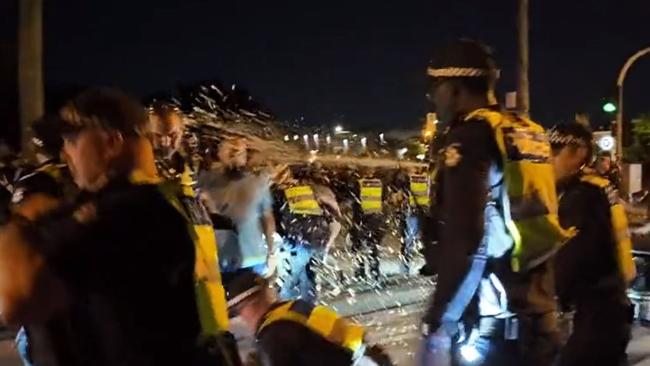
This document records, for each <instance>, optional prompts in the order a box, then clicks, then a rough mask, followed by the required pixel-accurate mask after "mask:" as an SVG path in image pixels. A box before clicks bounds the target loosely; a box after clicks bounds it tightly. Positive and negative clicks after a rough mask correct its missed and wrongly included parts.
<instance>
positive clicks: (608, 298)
mask: <svg viewBox="0 0 650 366" xmlns="http://www.w3.org/2000/svg"><path fill="white" fill-rule="evenodd" d="M549 139H550V142H551V146H552V147H553V167H554V169H555V178H556V180H557V187H558V188H557V191H558V195H559V196H560V202H559V203H560V211H559V213H560V222H561V224H562V225H563V226H565V227H569V226H574V227H576V228H577V229H578V234H577V235H576V236H575V237H574V238H572V239H571V240H570V241H569V242H568V243H567V244H565V245H564V246H563V247H562V249H560V251H559V252H558V253H557V255H556V258H555V277H556V281H555V283H556V286H557V295H558V298H559V300H560V303H561V304H562V306H563V308H564V309H567V310H571V309H575V314H574V317H573V332H572V334H571V335H570V337H569V340H568V342H567V344H566V345H565V347H564V348H563V349H562V352H561V354H560V359H559V362H558V365H562V366H564V365H623V364H626V355H625V350H626V347H627V343H628V341H629V340H630V328H631V325H630V323H631V320H632V311H631V308H630V303H629V300H628V298H627V296H626V288H627V284H628V283H629V282H630V281H631V280H632V279H633V278H634V263H633V261H632V256H631V245H630V237H629V234H628V227H627V220H626V217H625V211H624V208H623V205H622V202H621V199H620V198H619V196H618V193H617V190H616V188H615V186H613V185H612V183H611V182H610V181H608V180H606V179H604V178H602V177H599V176H597V175H588V174H583V173H581V171H580V169H581V168H582V167H583V166H584V165H585V164H586V163H587V162H588V161H589V160H590V158H591V151H592V134H591V131H589V130H587V129H586V128H585V127H584V126H582V125H580V124H577V123H572V124H568V125H560V126H557V127H555V128H554V129H552V130H551V133H550V137H549Z"/></svg>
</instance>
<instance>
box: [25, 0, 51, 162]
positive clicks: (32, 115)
mask: <svg viewBox="0 0 650 366" xmlns="http://www.w3.org/2000/svg"><path fill="white" fill-rule="evenodd" d="M18 17H19V18H18V95H19V99H20V126H21V147H22V151H23V153H25V154H27V155H29V154H30V151H29V146H30V145H29V129H30V126H31V123H32V122H33V121H34V120H36V119H37V118H39V117H40V116H41V115H42V114H43V110H44V99H45V97H44V91H43V0H18Z"/></svg>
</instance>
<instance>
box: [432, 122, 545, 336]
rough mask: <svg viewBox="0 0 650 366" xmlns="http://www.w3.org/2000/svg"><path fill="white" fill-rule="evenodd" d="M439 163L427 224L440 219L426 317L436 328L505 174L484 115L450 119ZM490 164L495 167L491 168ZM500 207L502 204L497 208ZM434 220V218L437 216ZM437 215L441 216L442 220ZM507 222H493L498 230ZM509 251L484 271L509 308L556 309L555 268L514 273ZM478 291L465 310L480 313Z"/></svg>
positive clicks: (520, 312) (528, 310) (520, 311)
mask: <svg viewBox="0 0 650 366" xmlns="http://www.w3.org/2000/svg"><path fill="white" fill-rule="evenodd" d="M441 146H442V148H441V150H440V151H439V154H438V161H437V163H436V166H437V169H438V173H437V176H436V181H435V183H434V187H435V189H436V192H435V194H434V197H435V198H436V201H435V202H434V205H435V208H434V209H433V211H434V212H436V215H434V217H436V216H437V218H436V219H434V218H431V219H430V220H431V222H429V223H428V225H438V230H437V234H438V235H439V237H438V239H439V242H438V244H437V247H436V250H435V252H434V253H435V255H436V258H429V259H428V260H427V261H428V262H432V261H435V263H436V264H435V266H434V267H435V268H436V269H437V271H438V282H437V285H436V291H435V293H434V299H433V302H432V303H431V306H430V307H429V310H428V311H427V313H426V314H425V318H424V322H425V323H426V324H429V325H430V327H431V328H432V329H433V330H435V329H437V328H438V327H439V326H440V319H441V316H442V315H443V313H444V311H445V309H446V307H447V304H448V303H449V302H450V301H451V300H452V298H453V297H454V295H455V294H456V292H457V291H458V289H459V286H460V284H461V283H462V281H463V279H464V278H465V276H466V275H467V273H468V272H469V269H470V266H471V263H472V256H473V255H474V254H476V252H477V250H478V247H479V244H480V243H481V241H482V240H483V237H484V234H485V225H486V220H485V209H486V207H487V205H488V203H489V201H491V199H490V197H497V196H498V189H499V188H500V187H501V186H500V184H502V181H503V180H502V179H500V180H499V179H497V178H498V177H499V174H502V173H499V174H497V173H496V172H500V171H501V170H502V158H501V154H500V152H499V149H498V147H497V144H496V141H495V135H494V131H493V129H492V127H491V126H490V124H489V123H488V122H487V121H485V120H482V119H479V118H475V119H468V120H464V119H463V118H459V119H458V120H456V121H453V122H451V123H450V124H449V129H448V131H447V132H446V134H445V136H444V140H443V141H442V145H441ZM491 169H492V171H491ZM499 209H500V208H499ZM434 220H435V221H434ZM438 220H439V221H438ZM503 230H504V228H503V225H502V224H501V226H500V227H495V228H494V230H493V231H494V232H503ZM508 257H509V256H508V255H505V256H504V257H503V258H500V259H490V260H489V262H488V265H487V269H486V273H494V274H496V275H497V277H498V278H499V279H500V281H501V282H502V284H503V285H504V287H505V289H506V292H507V296H508V307H509V310H510V311H512V312H514V313H517V314H518V315H523V314H544V313H548V312H551V311H554V310H555V300H554V289H553V281H552V280H553V278H552V272H551V271H550V268H549V266H548V264H547V263H544V264H542V265H540V266H538V267H537V268H534V269H533V270H531V271H529V272H527V273H521V274H520V273H513V272H512V271H511V268H510V261H509V258H508ZM476 300H477V296H476V295H475V297H474V301H472V302H471V303H470V306H469V307H468V308H467V309H466V315H470V316H475V315H477V311H478V308H477V303H478V302H477V301H476Z"/></svg>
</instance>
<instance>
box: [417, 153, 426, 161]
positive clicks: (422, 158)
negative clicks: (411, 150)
mask: <svg viewBox="0 0 650 366" xmlns="http://www.w3.org/2000/svg"><path fill="white" fill-rule="evenodd" d="M415 157H416V158H417V159H418V160H424V158H425V155H424V154H417V155H416V156H415Z"/></svg>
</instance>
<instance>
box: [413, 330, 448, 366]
mask: <svg viewBox="0 0 650 366" xmlns="http://www.w3.org/2000/svg"><path fill="white" fill-rule="evenodd" d="M417 365H418V366H449V365H451V338H450V337H449V335H447V333H446V332H445V331H444V330H443V328H439V329H438V330H437V331H435V332H432V333H427V334H424V337H423V339H422V343H421V345H420V349H419V351H418V356H417Z"/></svg>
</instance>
